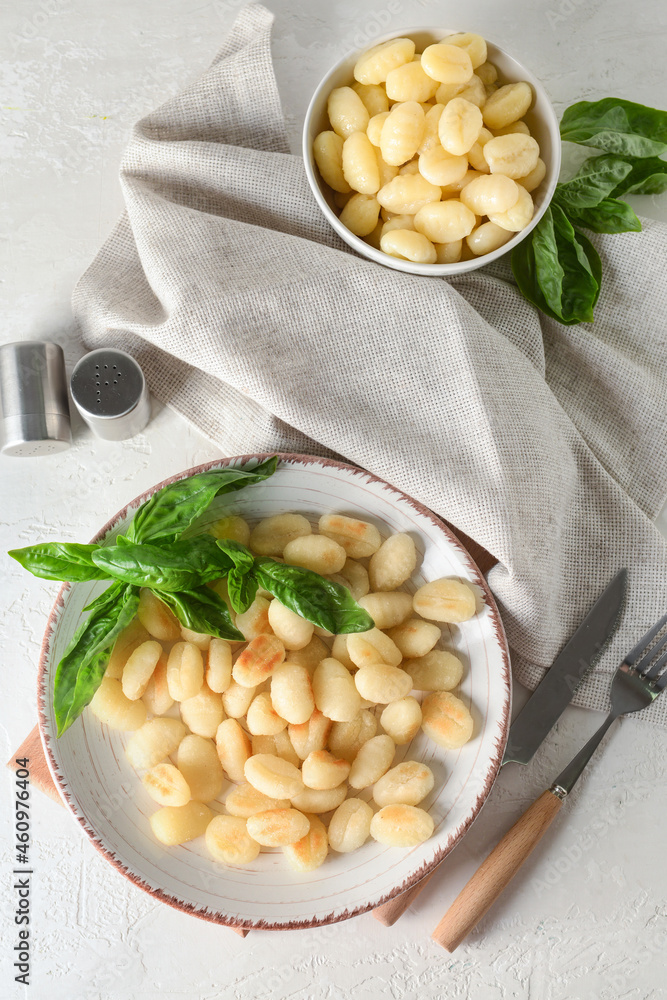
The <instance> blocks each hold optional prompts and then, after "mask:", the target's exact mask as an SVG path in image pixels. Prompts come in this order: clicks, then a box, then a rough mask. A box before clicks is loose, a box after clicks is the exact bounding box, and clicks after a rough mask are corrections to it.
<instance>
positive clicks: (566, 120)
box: [560, 97, 667, 156]
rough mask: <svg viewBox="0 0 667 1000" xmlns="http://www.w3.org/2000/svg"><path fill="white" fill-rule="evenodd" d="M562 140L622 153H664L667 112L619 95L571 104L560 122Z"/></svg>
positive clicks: (666, 149) (666, 140) (633, 154)
mask: <svg viewBox="0 0 667 1000" xmlns="http://www.w3.org/2000/svg"><path fill="white" fill-rule="evenodd" d="M560 134H561V138H562V139H566V140H567V141H568V142H577V143H579V145H581V146H595V147H597V149H604V150H606V152H608V153H620V154H621V155H622V156H661V155H662V153H665V152H667V115H666V114H665V112H664V111H659V110H658V109H657V108H647V107H646V106H645V105H643V104H633V102H632V101H624V100H622V98H620V97H605V98H603V100H601V101H579V102H578V103H577V104H572V105H571V106H570V107H569V108H567V110H566V111H565V114H564V115H563V118H562V120H561V123H560Z"/></svg>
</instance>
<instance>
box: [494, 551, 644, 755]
mask: <svg viewBox="0 0 667 1000" xmlns="http://www.w3.org/2000/svg"><path fill="white" fill-rule="evenodd" d="M627 576H628V571H627V569H622V570H620V571H619V572H618V573H617V574H616V576H615V577H614V579H613V580H612V581H611V583H610V584H609V585H608V586H607V588H606V589H605V590H604V592H603V593H602V594H601V595H600V597H598V599H597V601H596V602H595V604H594V605H593V607H592V608H591V610H590V611H589V612H588V614H587V615H586V617H585V618H584V620H583V622H582V623H581V625H580V626H579V628H578V629H577V631H576V632H575V633H574V635H573V636H572V638H571V639H570V640H569V641H568V642H567V643H566V644H565V646H563V648H562V649H561V651H560V653H559V654H558V656H557V657H556V659H555V660H554V662H553V663H552V665H551V667H550V668H549V670H547V672H546V674H545V676H544V677H543V679H542V680H541V681H540V683H539V685H538V686H537V687H536V688H535V691H534V692H533V694H532V695H531V696H530V698H529V699H528V701H527V702H526V704H525V705H524V706H523V708H522V709H521V711H520V712H519V714H518V715H517V717H516V719H515V720H514V722H513V723H512V725H511V726H510V731H509V737H508V740H507V746H506V748H505V753H504V756H503V759H502V764H507V763H508V762H509V761H514V762H515V763H517V764H527V763H528V761H530V760H531V759H532V757H533V755H534V753H535V751H536V750H537V748H538V747H539V746H540V744H541V743H542V742H543V740H544V739H545V738H546V736H547V734H548V733H549V731H550V730H551V729H552V728H553V726H554V725H555V724H556V722H557V721H558V719H559V718H560V717H561V715H562V714H563V712H564V711H565V709H566V707H567V706H568V705H569V704H570V702H571V700H572V697H573V695H574V692H575V691H576V690H577V688H578V687H579V685H580V684H581V682H582V680H583V679H584V677H585V676H586V674H587V673H588V671H589V670H590V668H591V667H592V665H593V663H594V662H595V660H596V659H597V657H598V656H599V654H600V652H601V650H602V648H603V646H604V645H605V644H606V642H607V641H608V639H609V638H610V636H611V635H612V633H613V631H614V629H615V627H616V623H617V620H618V617H619V614H620V611H621V608H622V606H623V598H624V596H625V585H626V581H627ZM501 766H502V765H501Z"/></svg>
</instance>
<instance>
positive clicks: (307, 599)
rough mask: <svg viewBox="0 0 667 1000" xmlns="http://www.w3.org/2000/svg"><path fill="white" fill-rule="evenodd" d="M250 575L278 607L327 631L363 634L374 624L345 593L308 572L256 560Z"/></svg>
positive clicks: (344, 589)
mask: <svg viewBox="0 0 667 1000" xmlns="http://www.w3.org/2000/svg"><path fill="white" fill-rule="evenodd" d="M254 573H255V575H256V577H257V580H258V581H259V585H260V587H264V589H265V590H268V592H269V593H270V594H273V596H274V597H277V598H278V600H279V601H280V603H281V604H284V605H285V607H287V608H289V609H290V611H294V612H295V613H296V614H297V615H301V617H302V618H306V619H307V620H308V621H309V622H313V623H314V624H315V625H319V626H320V628H325V629H327V630H328V631H329V632H334V633H335V634H336V635H339V634H340V633H343V632H344V633H349V632H367V631H368V630H369V629H371V628H373V627H374V625H375V622H374V621H373V619H372V618H371V616H370V615H369V614H368V612H367V611H364V609H363V608H361V607H360V606H359V605H358V604H357V602H356V601H355V600H354V598H353V597H352V595H351V594H350V592H349V590H347V589H346V588H345V587H342V586H341V585H340V584H339V583H334V582H333V580H327V579H326V578H325V577H323V576H320V575H319V574H318V573H313V572H312V570H309V569H302V568H301V567H300V566H288V565H286V564H285V563H279V562H275V561H274V560H273V559H266V558H258V559H255V569H254Z"/></svg>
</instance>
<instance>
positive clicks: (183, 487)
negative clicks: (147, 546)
mask: <svg viewBox="0 0 667 1000" xmlns="http://www.w3.org/2000/svg"><path fill="white" fill-rule="evenodd" d="M277 464H278V457H277V456H276V455H274V456H273V457H272V458H268V459H267V460H266V461H265V462H260V464H259V465H256V466H255V467H254V468H252V469H247V468H227V469H212V470H211V471H210V472H200V473H198V474H197V475H195V476H188V477H187V478H186V479H179V480H178V482H176V483H170V484H169V486H164V487H163V488H162V489H161V490H158V492H157V493H154V494H153V496H152V497H151V498H150V500H147V501H146V503H144V504H142V506H141V507H140V508H139V510H138V511H137V513H136V514H135V515H134V518H133V519H132V523H131V524H130V527H129V529H128V532H127V537H128V538H129V540H130V541H131V542H145V541H148V540H156V539H160V540H161V541H163V542H164V541H167V540H172V539H175V538H177V537H178V536H179V535H180V534H182V532H184V531H185V530H186V529H187V528H189V527H190V525H191V524H192V523H193V522H194V521H196V520H197V518H198V517H199V516H200V515H201V514H203V513H204V511H205V510H206V508H207V507H208V506H209V504H210V503H211V502H212V500H213V499H214V498H215V497H216V496H217V495H218V494H220V493H230V492H232V491H234V490H240V489H243V487H244V486H249V485H251V484H253V483H261V482H262V481H263V480H265V479H268V478H269V476H272V475H273V473H274V472H275V471H276V466H277Z"/></svg>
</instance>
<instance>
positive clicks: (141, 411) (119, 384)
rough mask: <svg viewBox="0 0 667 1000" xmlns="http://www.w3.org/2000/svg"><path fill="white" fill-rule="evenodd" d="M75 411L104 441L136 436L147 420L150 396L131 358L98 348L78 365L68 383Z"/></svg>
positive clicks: (120, 352)
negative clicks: (76, 410)
mask: <svg viewBox="0 0 667 1000" xmlns="http://www.w3.org/2000/svg"><path fill="white" fill-rule="evenodd" d="M70 391H71V393H72V399H73V400H74V402H75V403H76V407H77V409H78V411H79V413H80V414H81V416H82V417H83V419H84V420H85V421H86V423H87V424H88V426H89V427H90V429H91V430H92V431H93V432H94V433H95V434H96V435H97V436H98V437H100V438H104V439H105V440H106V441H123V440H124V439H125V438H130V437H133V436H134V435H135V434H139V432H140V431H142V430H143V429H144V427H145V426H146V424H147V423H148V420H149V417H150V395H149V392H148V387H147V385H146V379H145V378H144V373H143V372H142V370H141V367H140V365H139V364H138V362H137V361H135V360H134V358H133V357H132V356H131V355H130V354H127V353H126V352H125V351H119V350H117V349H116V348H111V347H101V348H99V349H98V350H96V351H91V352H90V354H86V355H85V357H83V358H81V360H80V361H79V362H78V363H77V365H76V367H75V368H74V371H73V372H72V378H71V380H70Z"/></svg>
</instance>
